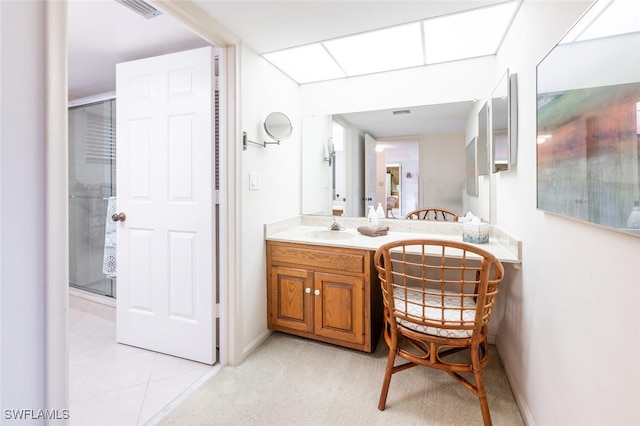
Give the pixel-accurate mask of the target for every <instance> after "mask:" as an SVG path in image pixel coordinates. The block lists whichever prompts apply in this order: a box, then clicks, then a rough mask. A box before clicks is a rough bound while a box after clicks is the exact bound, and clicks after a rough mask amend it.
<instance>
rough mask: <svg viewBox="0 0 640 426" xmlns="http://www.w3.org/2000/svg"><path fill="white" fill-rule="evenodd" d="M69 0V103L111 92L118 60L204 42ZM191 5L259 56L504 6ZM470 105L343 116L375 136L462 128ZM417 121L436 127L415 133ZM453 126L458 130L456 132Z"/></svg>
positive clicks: (206, 1) (367, 1) (485, 0)
mask: <svg viewBox="0 0 640 426" xmlns="http://www.w3.org/2000/svg"><path fill="white" fill-rule="evenodd" d="M68 1H69V7H68V10H69V36H68V37H69V92H70V97H71V98H78V97H84V96H90V95H96V94H100V93H105V92H109V91H113V90H114V89H115V64H116V63H118V62H124V61H130V60H134V59H140V58H144V57H149V56H155V55H160V54H164V53H171V52H176V51H180V50H185V49H191V48H197V47H202V46H206V45H207V43H205V42H204V41H203V40H202V39H200V38H199V37H198V36H197V35H196V34H194V33H193V32H192V31H191V30H189V29H188V28H187V27H186V26H184V25H183V24H181V23H180V22H178V21H177V20H175V19H174V18H172V17H171V16H169V15H167V14H162V15H160V16H158V17H155V18H152V19H146V18H143V17H141V16H139V15H137V14H135V13H134V12H132V11H131V10H129V9H128V8H126V7H124V6H122V5H121V4H119V3H117V2H116V1H114V0H68ZM192 1H193V3H195V4H197V5H198V6H199V7H200V8H201V9H203V10H204V11H205V12H206V13H208V14H210V15H212V16H213V17H214V18H215V19H216V20H217V21H218V22H219V23H220V24H221V25H223V26H224V27H225V28H227V29H228V30H230V31H231V32H233V33H234V34H236V35H237V36H238V37H239V38H240V39H241V40H242V41H243V43H244V44H245V45H246V46H248V47H250V48H251V49H253V50H254V51H256V52H257V53H260V54H262V53H266V52H271V51H274V50H279V49H284V48H288V47H294V46H300V45H304V44H308V43H313V42H318V41H322V40H328V39H332V38H336V37H341V36H345V35H350V34H355V33H361V32H365V31H370V30H374V29H377V28H385V27H390V26H394V25H399V24H403V23H407V22H414V21H416V20H418V19H425V18H430V17H434V16H440V15H444V14H450V13H457V12H460V11H464V10H469V9H475V8H479V7H485V6H488V5H492V4H498V3H503V2H504V0H501V1H491V0H467V1H454V0H440V1H431V0H424V1H415V0H413V1H378V0H359V1H355V0H354V1H346V0H345V1H330V0H297V1H268V0H260V1H238V0H232V1H217V0H192ZM149 3H151V2H149ZM151 4H152V3H151ZM470 107H471V102H469V103H456V104H451V105H447V106H446V107H442V106H439V107H438V108H434V107H433V106H432V107H422V108H415V107H414V108H411V109H412V114H411V115H410V116H408V117H398V116H393V115H391V114H386V113H383V112H379V113H378V112H372V113H367V114H364V113H362V114H345V118H346V119H348V120H349V121H350V122H351V123H352V124H354V125H356V126H357V127H361V128H363V129H370V130H369V132H370V134H372V135H373V136H374V137H386V136H398V135H407V134H414V135H415V134H422V133H434V132H446V131H464V120H466V116H467V114H468V111H469V109H470ZM394 117H396V118H399V119H402V120H405V121H406V122H411V123H412V124H411V125H407V123H406V122H405V125H403V126H401V129H402V133H395V132H399V131H400V130H390V129H392V128H394V127H393V126H394V124H393V123H394V122H388V123H387V121H388V120H387V119H388V118H389V119H390V120H391V119H393V118H394ZM395 122H400V121H399V120H395ZM385 123H387V124H385ZM418 123H422V125H424V124H429V123H434V124H436V125H437V126H436V127H434V128H424V127H423V128H418V127H416V126H417V125H418ZM447 126H448V127H447ZM460 126H461V127H460ZM453 127H455V128H456V129H457V130H452V128H453ZM410 132H413V133H410ZM389 133H395V135H389Z"/></svg>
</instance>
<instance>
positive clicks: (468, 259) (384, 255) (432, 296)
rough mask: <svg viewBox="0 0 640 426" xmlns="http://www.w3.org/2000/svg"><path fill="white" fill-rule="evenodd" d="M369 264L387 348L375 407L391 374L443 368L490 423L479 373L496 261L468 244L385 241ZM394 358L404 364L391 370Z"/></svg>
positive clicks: (498, 275)
mask: <svg viewBox="0 0 640 426" xmlns="http://www.w3.org/2000/svg"><path fill="white" fill-rule="evenodd" d="M374 262H375V266H376V269H377V271H378V275H379V276H380V282H381V286H382V298H383V302H384V321H385V324H384V338H385V341H386V342H387V345H388V346H389V358H388V360H387V366H386V369H385V376H384V381H383V385H382V391H381V393H380V401H379V403H378V409H379V410H384V409H385V405H386V401H387V394H388V392H389V384H390V382H391V376H392V375H393V374H395V373H397V372H400V371H403V370H405V369H407V368H410V367H414V366H417V365H423V366H426V367H432V368H436V369H439V370H443V371H446V372H447V373H449V374H450V375H451V376H453V377H454V378H455V379H456V380H458V381H459V382H460V383H462V384H463V385H464V386H465V387H466V388H467V389H469V390H471V392H473V393H474V394H475V395H476V396H477V397H478V399H479V400H480V407H481V411H482V417H483V420H484V423H485V425H490V424H491V416H490V414H489V405H488V403H487V395H486V391H485V387H484V382H483V379H482V369H483V368H484V367H485V366H486V365H487V362H488V360H489V353H488V348H487V324H488V322H489V318H490V316H491V311H492V308H493V303H494V300H495V299H494V298H495V296H496V293H497V292H498V284H500V281H501V280H502V277H503V275H504V267H503V266H502V263H500V261H499V260H497V259H496V257H495V256H493V255H492V254H491V253H488V252H487V251H485V250H482V249H480V248H479V247H477V246H475V245H471V244H467V243H461V242H452V241H439V240H405V241H395V242H391V243H387V244H384V245H382V246H381V247H380V248H379V249H378V250H377V251H376V253H375V256H374ZM449 355H452V358H448V356H449ZM398 356H399V357H401V358H403V359H405V360H406V361H407V362H405V363H404V364H399V365H395V359H396V357H398ZM461 373H471V375H472V376H473V379H471V377H468V378H465V377H463V376H462V375H461Z"/></svg>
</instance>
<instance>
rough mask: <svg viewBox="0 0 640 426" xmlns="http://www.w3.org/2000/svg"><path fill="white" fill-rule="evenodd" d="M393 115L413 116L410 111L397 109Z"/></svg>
mask: <svg viewBox="0 0 640 426" xmlns="http://www.w3.org/2000/svg"><path fill="white" fill-rule="evenodd" d="M391 113H392V114H393V115H403V114H411V110H410V109H397V110H395V111H391Z"/></svg>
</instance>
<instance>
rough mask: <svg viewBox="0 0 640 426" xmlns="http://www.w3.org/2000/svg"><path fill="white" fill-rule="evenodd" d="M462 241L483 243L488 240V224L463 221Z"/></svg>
mask: <svg viewBox="0 0 640 426" xmlns="http://www.w3.org/2000/svg"><path fill="white" fill-rule="evenodd" d="M462 241H464V242H467V243H475V244H485V243H488V242H489V224H487V223H473V222H464V223H463V224H462Z"/></svg>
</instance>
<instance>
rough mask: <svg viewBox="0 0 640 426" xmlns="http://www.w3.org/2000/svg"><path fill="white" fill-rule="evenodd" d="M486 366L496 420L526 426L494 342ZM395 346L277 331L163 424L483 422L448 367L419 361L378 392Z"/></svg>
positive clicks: (475, 403)
mask: <svg viewBox="0 0 640 426" xmlns="http://www.w3.org/2000/svg"><path fill="white" fill-rule="evenodd" d="M490 350H491V358H490V361H489V365H488V366H487V367H486V368H485V369H484V370H483V371H484V373H483V374H484V378H485V385H486V388H487V393H488V398H489V408H490V410H491V417H492V420H493V424H494V425H509V426H511V425H524V421H523V420H522V417H521V415H520V412H519V410H518V407H517V405H516V403H515V400H514V397H513V394H512V392H511V389H510V387H509V383H508V381H507V378H506V375H505V373H504V370H503V368H502V364H501V363H500V360H499V358H498V357H497V354H496V351H495V347H493V346H491V347H490ZM387 354H388V349H387V345H386V343H385V342H384V341H383V340H382V339H381V341H380V343H379V344H378V347H377V350H376V352H375V353H373V354H366V353H362V352H358V351H353V350H350V349H344V348H340V347H337V346H332V345H328V344H324V343H320V342H315V341H312V340H307V339H302V338H298V337H294V336H289V335H286V334H282V333H274V334H272V335H271V336H270V337H269V338H268V339H267V341H266V342H265V343H264V344H263V345H262V346H261V347H260V348H258V349H257V350H256V351H255V352H254V353H253V354H252V355H251V356H250V357H249V358H248V359H247V360H246V361H245V362H244V363H242V364H241V365H240V366H238V367H225V368H223V369H221V370H220V371H219V372H218V373H217V374H216V375H215V376H213V377H211V378H210V379H209V380H208V381H206V382H205V383H204V384H203V385H202V386H201V387H200V388H198V389H197V390H196V391H195V392H194V393H193V394H191V395H190V396H189V397H188V398H187V399H186V400H185V401H184V402H183V403H182V404H180V405H179V406H178V407H176V408H175V409H174V410H173V411H171V412H170V413H169V414H168V416H167V417H165V418H164V419H163V420H162V421H161V422H160V424H161V425H180V426H184V425H465V426H466V425H481V424H482V414H481V412H480V405H479V403H478V400H477V398H476V396H475V395H474V394H472V393H471V392H470V391H469V390H467V389H466V388H465V387H463V386H462V385H461V384H459V383H458V382H457V381H455V380H454V379H453V378H452V377H450V376H449V375H448V374H446V373H444V372H441V371H436V370H431V369H427V368H424V367H415V368H411V369H409V370H405V371H403V372H400V373H397V374H395V375H394V376H393V377H392V379H391V386H390V390H389V397H388V399H387V407H386V410H385V411H378V409H377V405H378V398H379V395H380V387H381V385H382V379H383V376H384V367H385V362H386V357H387Z"/></svg>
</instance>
